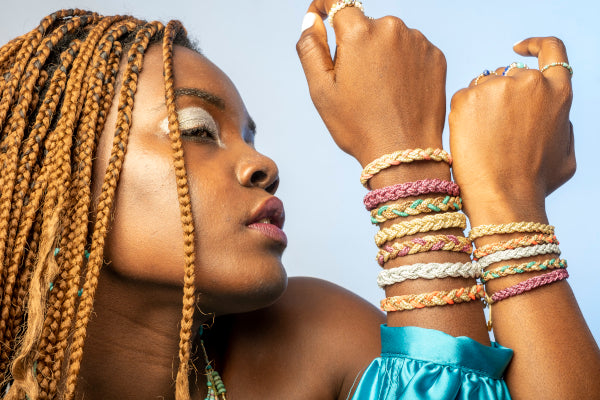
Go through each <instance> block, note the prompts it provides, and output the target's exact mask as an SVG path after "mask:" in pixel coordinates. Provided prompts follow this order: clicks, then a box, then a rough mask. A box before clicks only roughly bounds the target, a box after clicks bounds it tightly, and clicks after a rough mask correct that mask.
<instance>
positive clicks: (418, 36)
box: [410, 29, 428, 42]
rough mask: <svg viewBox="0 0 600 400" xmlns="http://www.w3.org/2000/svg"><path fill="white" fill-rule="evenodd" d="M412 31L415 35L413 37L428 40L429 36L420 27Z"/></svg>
mask: <svg viewBox="0 0 600 400" xmlns="http://www.w3.org/2000/svg"><path fill="white" fill-rule="evenodd" d="M410 33H411V34H412V35H413V37H415V38H416V39H418V40H422V41H427V42H428V40H427V38H426V37H425V35H423V32H421V31H420V30H418V29H411V30H410Z"/></svg>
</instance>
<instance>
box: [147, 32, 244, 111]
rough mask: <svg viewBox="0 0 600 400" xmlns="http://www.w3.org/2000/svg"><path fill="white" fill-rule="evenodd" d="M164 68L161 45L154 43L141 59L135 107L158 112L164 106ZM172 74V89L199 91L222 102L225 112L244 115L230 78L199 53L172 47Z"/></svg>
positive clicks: (240, 101) (241, 103) (239, 98)
mask: <svg viewBox="0 0 600 400" xmlns="http://www.w3.org/2000/svg"><path fill="white" fill-rule="evenodd" d="M163 66H164V62H163V55H162V46H161V45H160V44H158V43H157V44H153V45H152V46H150V48H149V49H148V50H147V52H146V55H145V56H144V63H143V69H142V72H141V73H140V77H139V82H138V83H139V85H138V90H137V94H136V105H140V106H141V107H140V108H145V109H152V110H157V109H159V108H161V107H164V104H165V101H164V93H165V82H164V76H163ZM173 71H174V87H175V89H177V88H186V89H189V88H192V89H199V90H201V91H203V92H206V93H210V94H212V95H214V96H216V97H217V98H219V99H222V100H223V103H224V104H223V105H224V107H223V108H224V109H225V110H226V111H227V112H228V113H229V112H232V113H235V114H240V113H241V114H246V109H245V106H244V104H243V101H242V99H241V97H240V95H239V93H238V91H237V89H236V88H235V86H234V85H233V83H232V82H231V80H230V79H229V77H228V76H227V75H225V73H224V72H223V71H221V70H220V69H219V68H218V67H217V66H216V65H215V64H213V63H212V62H211V61H210V60H209V59H208V58H206V57H205V56H203V55H202V54H199V53H198V52H196V51H194V50H191V49H188V48H185V47H182V46H175V47H174V49H173ZM140 103H142V104H140Z"/></svg>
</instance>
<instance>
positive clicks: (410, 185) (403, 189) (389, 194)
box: [363, 179, 460, 211]
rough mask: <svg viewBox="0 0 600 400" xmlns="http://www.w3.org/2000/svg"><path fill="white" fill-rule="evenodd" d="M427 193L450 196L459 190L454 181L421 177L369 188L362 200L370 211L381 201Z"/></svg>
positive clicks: (456, 193) (456, 194)
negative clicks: (416, 179) (382, 186)
mask: <svg viewBox="0 0 600 400" xmlns="http://www.w3.org/2000/svg"><path fill="white" fill-rule="evenodd" d="M427 193H446V194H449V195H450V196H458V195H459V194H460V190H459V188H458V185H457V184H456V183H454V182H450V181H444V180H441V179H423V180H419V181H415V182H406V183H399V184H397V185H393V186H386V187H384V188H381V189H375V190H371V191H370V192H369V193H367V195H366V196H365V198H364V200H363V202H364V203H365V207H367V210H369V211H371V210H373V209H375V208H377V206H378V205H379V204H381V203H385V202H386V201H393V200H398V199H401V198H403V197H409V196H419V195H421V194H427Z"/></svg>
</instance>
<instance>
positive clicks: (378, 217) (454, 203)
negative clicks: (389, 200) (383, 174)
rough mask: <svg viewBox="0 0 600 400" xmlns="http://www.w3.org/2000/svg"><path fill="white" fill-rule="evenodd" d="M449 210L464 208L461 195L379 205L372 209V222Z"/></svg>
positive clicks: (376, 222)
mask: <svg viewBox="0 0 600 400" xmlns="http://www.w3.org/2000/svg"><path fill="white" fill-rule="evenodd" d="M448 210H451V211H458V210H462V199H461V198H460V197H451V196H446V197H432V198H428V199H418V200H415V201H404V202H402V203H396V204H389V205H387V206H382V207H379V208H378V209H377V210H371V222H372V223H373V224H378V223H381V222H385V221H387V220H390V219H394V218H398V217H408V216H409V215H418V214H421V213H429V212H432V211H435V212H440V211H448Z"/></svg>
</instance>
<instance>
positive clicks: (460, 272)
mask: <svg viewBox="0 0 600 400" xmlns="http://www.w3.org/2000/svg"><path fill="white" fill-rule="evenodd" d="M480 276H481V270H480V269H479V268H478V267H477V265H475V264H473V263H470V262H468V263H441V264H440V263H427V264H425V263H418V264H411V265H403V266H401V267H396V268H390V269H384V270H383V271H381V272H380V273H379V275H378V276H377V285H379V287H380V288H384V287H386V286H389V285H393V284H394V283H400V282H404V281H405V280H407V279H419V278H423V279H437V278H439V279H442V278H450V277H454V278H460V277H462V278H479V277H480Z"/></svg>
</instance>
